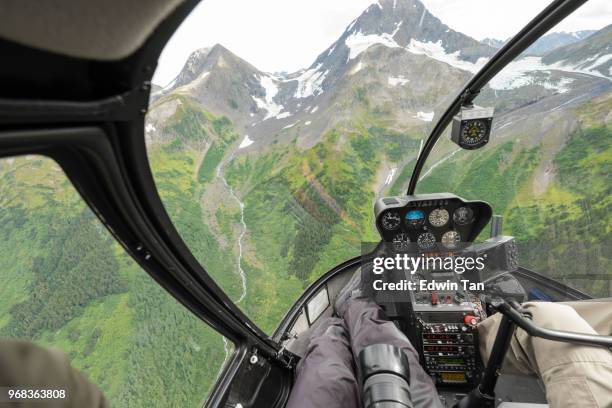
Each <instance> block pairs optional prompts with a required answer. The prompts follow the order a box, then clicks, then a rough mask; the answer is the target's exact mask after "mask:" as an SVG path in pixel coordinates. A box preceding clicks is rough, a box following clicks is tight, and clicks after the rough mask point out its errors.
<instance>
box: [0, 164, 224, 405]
mask: <svg viewBox="0 0 612 408" xmlns="http://www.w3.org/2000/svg"><path fill="white" fill-rule="evenodd" d="M0 338H13V339H23V340H28V341H33V342H35V343H37V344H40V345H43V346H53V347H56V348H59V349H61V350H63V351H64V352H65V353H66V354H67V356H68V357H69V359H70V361H71V364H72V365H73V367H75V368H77V369H79V370H81V371H82V372H83V373H85V375H86V376H87V377H88V378H89V379H90V380H91V381H92V382H94V383H96V384H97V385H98V386H99V387H100V388H101V390H102V391H103V393H104V394H105V396H106V397H107V398H108V399H109V400H110V403H111V406H113V407H124V406H125V407H127V406H129V407H169V406H180V407H200V406H201V405H202V401H204V400H205V399H206V397H207V394H208V392H209V390H210V388H211V386H212V385H213V383H214V381H215V379H216V377H217V375H218V372H219V370H220V368H221V367H222V365H223V364H224V362H225V361H227V360H228V357H229V354H230V353H231V352H232V344H230V343H226V341H225V340H224V339H223V338H222V337H221V335H220V334H218V333H217V332H215V331H214V330H213V329H211V328H210V327H208V326H207V325H206V324H205V323H204V322H202V321H201V320H200V319H198V318H196V317H195V316H193V315H192V314H191V313H190V312H189V311H188V310H187V309H185V308H184V307H183V306H182V305H181V304H179V303H178V302H177V301H176V300H175V299H174V298H173V297H171V296H170V295H169V294H168V293H167V292H165V291H164V290H163V289H162V288H161V287H160V286H159V285H158V284H157V283H156V282H155V281H154V280H153V279H152V278H151V277H150V276H149V275H147V274H146V273H145V272H144V271H143V270H141V268H140V267H139V266H138V264H136V263H135V262H134V261H133V260H132V259H131V257H129V255H127V254H126V253H125V252H124V250H123V248H122V247H121V246H120V245H119V244H118V243H117V242H116V241H115V240H114V239H113V238H112V236H111V235H110V234H109V233H108V231H107V230H106V229H105V228H104V227H103V226H102V224H101V223H100V222H99V221H98V219H97V218H96V217H95V216H94V215H93V213H92V212H91V211H90V209H89V208H88V207H87V206H86V205H85V204H84V202H83V201H82V199H81V198H80V196H79V195H78V194H77V192H76V191H75V190H74V188H73V186H72V184H71V183H70V182H69V181H68V179H67V178H66V176H65V175H64V173H63V172H62V170H61V168H60V167H59V166H58V165H57V164H56V163H55V162H53V161H52V160H50V159H47V158H43V157H38V156H25V157H16V158H9V159H3V160H0Z"/></svg>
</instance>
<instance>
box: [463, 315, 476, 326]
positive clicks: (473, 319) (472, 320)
mask: <svg viewBox="0 0 612 408" xmlns="http://www.w3.org/2000/svg"><path fill="white" fill-rule="evenodd" d="M463 322H464V323H465V324H470V325H472V326H476V324H478V318H477V317H476V316H472V315H467V316H463Z"/></svg>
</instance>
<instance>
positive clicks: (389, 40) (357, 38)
mask: <svg viewBox="0 0 612 408" xmlns="http://www.w3.org/2000/svg"><path fill="white" fill-rule="evenodd" d="M344 43H345V44H346V46H347V47H348V48H349V57H348V59H349V61H350V60H352V59H353V58H355V57H357V56H358V55H359V54H361V53H362V52H364V51H365V50H367V49H368V48H370V47H371V46H373V45H377V44H381V45H384V46H385V47H389V48H399V47H400V45H399V44H398V43H396V42H395V40H393V36H391V35H390V34H387V33H384V34H368V35H365V34H362V33H361V31H359V32H356V33H355V34H352V35H351V36H350V37H348V38H347V39H346V40H344Z"/></svg>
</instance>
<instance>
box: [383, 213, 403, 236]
mask: <svg viewBox="0 0 612 408" xmlns="http://www.w3.org/2000/svg"><path fill="white" fill-rule="evenodd" d="M381 223H382V226H383V228H384V229H386V230H390V231H392V230H395V229H397V227H399V226H400V224H401V223H402V219H401V217H400V215H399V214H398V213H397V212H395V211H389V212H387V213H385V215H383V217H382V221H381Z"/></svg>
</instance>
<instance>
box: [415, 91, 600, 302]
mask: <svg viewBox="0 0 612 408" xmlns="http://www.w3.org/2000/svg"><path fill="white" fill-rule="evenodd" d="M609 111H610V100H609V98H608V99H605V98H604V99H603V100H602V101H596V102H592V103H589V104H586V105H584V106H583V107H581V108H580V110H579V111H577V112H576V116H577V117H578V119H579V120H580V122H579V123H578V125H577V126H576V127H575V129H574V130H573V131H572V133H571V134H570V135H568V137H567V139H566V140H562V141H561V142H560V143H562V146H560V147H558V148H557V149H556V150H555V151H553V152H552V153H551V152H550V148H549V147H548V148H546V147H545V146H543V145H542V144H540V145H535V146H531V145H525V144H524V143H521V141H520V140H519V139H520V136H519V135H517V136H516V137H515V138H508V139H510V140H509V141H506V142H503V143H499V144H497V145H493V146H489V147H487V148H485V149H483V150H482V151H481V152H478V153H476V154H475V155H474V154H471V153H466V152H459V153H457V154H455V155H453V156H452V157H450V158H448V159H447V160H445V161H444V162H441V163H440V164H438V166H436V167H435V168H434V169H433V170H432V171H431V172H430V174H429V175H427V176H426V177H425V178H424V180H423V182H422V183H420V184H419V186H418V192H420V193H424V192H436V191H452V192H455V193H457V194H459V195H460V196H462V197H464V198H467V199H485V200H486V201H488V202H489V203H490V204H491V205H492V207H493V209H494V211H495V213H498V214H503V215H504V216H505V219H506V221H505V233H507V234H510V235H514V236H515V237H516V238H517V242H518V245H519V254H520V262H521V264H522V265H523V266H525V267H527V268H530V269H532V270H534V271H537V272H540V273H542V274H545V275H547V276H549V277H552V278H554V279H558V280H560V281H562V282H565V283H566V284H568V285H569V286H572V287H575V288H577V289H580V290H583V291H584V292H586V293H589V294H592V295H594V296H603V297H605V296H609V295H610V290H611V287H610V282H611V281H612V272H611V271H612V265H611V261H610V256H609V250H608V248H610V247H611V244H612V241H611V239H612V238H611V235H610V232H611V231H612V220H611V218H610V213H611V212H612V198H611V197H612V194H611V193H612V187H611V186H610V183H609V175H610V174H612V144H611V141H612V129H611V128H610V126H609V125H603V124H602V123H604V122H605V117H606V115H607V113H608V112H609ZM544 142H545V141H543V143H544ZM545 150H546V152H545ZM546 155H548V157H550V156H551V155H552V157H550V158H549V159H545V157H546ZM548 163H550V164H548ZM430 164H431V163H430ZM457 169H461V171H457ZM536 186H537V187H536ZM487 233H488V231H484V232H483V234H482V238H486V235H487Z"/></svg>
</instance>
